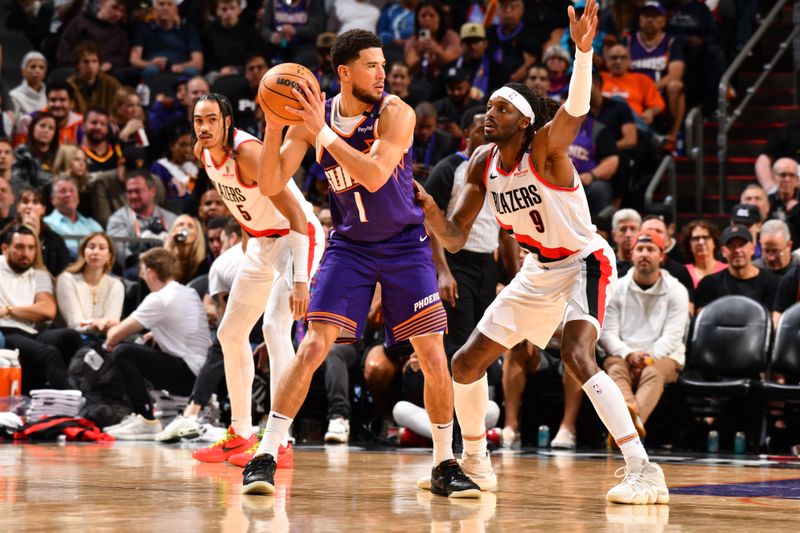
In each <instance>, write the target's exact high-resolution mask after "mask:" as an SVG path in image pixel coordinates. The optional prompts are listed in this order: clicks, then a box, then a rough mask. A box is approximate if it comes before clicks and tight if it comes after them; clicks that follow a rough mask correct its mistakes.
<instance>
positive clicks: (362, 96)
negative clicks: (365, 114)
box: [353, 85, 381, 105]
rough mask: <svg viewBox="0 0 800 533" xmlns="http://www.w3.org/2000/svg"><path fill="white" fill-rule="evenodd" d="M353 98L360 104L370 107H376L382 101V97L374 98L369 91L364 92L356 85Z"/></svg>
mask: <svg viewBox="0 0 800 533" xmlns="http://www.w3.org/2000/svg"><path fill="white" fill-rule="evenodd" d="M353 96H354V97H355V99H356V100H358V101H359V102H364V103H365V104H369V105H375V104H377V103H378V102H380V101H381V97H380V96H373V95H372V94H371V93H368V92H367V91H362V90H361V89H359V88H358V87H356V86H355V85H353Z"/></svg>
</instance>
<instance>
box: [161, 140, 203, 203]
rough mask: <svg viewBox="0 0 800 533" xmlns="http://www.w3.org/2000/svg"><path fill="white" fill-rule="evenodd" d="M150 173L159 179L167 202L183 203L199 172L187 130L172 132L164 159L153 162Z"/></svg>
mask: <svg viewBox="0 0 800 533" xmlns="http://www.w3.org/2000/svg"><path fill="white" fill-rule="evenodd" d="M150 172H151V173H152V174H154V175H156V176H158V177H159V178H161V182H162V183H163V184H164V190H165V191H166V194H167V196H166V199H167V201H172V200H178V201H184V200H186V199H187V198H188V197H189V195H191V194H192V192H193V191H194V187H195V185H196V183H197V176H198V174H199V172H200V170H199V169H198V168H197V165H196V164H195V163H194V156H193V154H192V139H191V134H190V132H189V130H188V129H178V130H175V131H174V132H172V138H171V139H170V141H169V144H168V151H167V154H166V157H162V158H161V159H159V160H157V161H155V162H153V164H152V166H151V167H150ZM176 205H177V204H176Z"/></svg>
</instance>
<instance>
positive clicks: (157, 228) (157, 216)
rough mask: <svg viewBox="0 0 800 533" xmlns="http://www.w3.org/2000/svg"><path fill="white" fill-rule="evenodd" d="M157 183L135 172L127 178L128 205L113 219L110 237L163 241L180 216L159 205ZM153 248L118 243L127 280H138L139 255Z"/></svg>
mask: <svg viewBox="0 0 800 533" xmlns="http://www.w3.org/2000/svg"><path fill="white" fill-rule="evenodd" d="M156 194H157V189H156V184H155V181H154V179H153V177H152V176H150V174H149V173H147V172H146V171H142V170H133V171H129V172H127V173H126V176H125V195H126V197H127V199H128V205H127V206H123V207H120V208H119V209H117V210H116V211H114V213H113V214H112V215H111V217H109V219H108V229H107V233H108V235H109V236H110V237H112V238H114V237H128V238H132V237H137V238H155V239H159V240H161V241H162V242H163V241H164V239H166V238H167V232H168V228H171V227H172V225H173V224H174V223H175V219H176V218H177V216H176V215H175V214H174V213H172V212H170V211H167V210H166V209H162V208H160V207H158V206H157V205H156ZM148 247H149V246H146V245H143V244H141V243H124V244H117V251H116V258H117V263H119V264H120V265H122V266H124V267H126V268H127V269H128V270H127V272H126V277H127V278H128V279H134V280H135V279H136V274H137V266H138V257H139V254H140V253H141V252H142V251H144V250H146V249H147V248H148Z"/></svg>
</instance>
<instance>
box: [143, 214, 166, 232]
mask: <svg viewBox="0 0 800 533" xmlns="http://www.w3.org/2000/svg"><path fill="white" fill-rule="evenodd" d="M144 228H145V229H146V230H150V233H152V234H153V235H160V234H162V233H164V232H165V231H167V228H165V227H164V222H163V221H162V220H161V217H153V218H151V219H150V220H148V221H147V224H145V225H144Z"/></svg>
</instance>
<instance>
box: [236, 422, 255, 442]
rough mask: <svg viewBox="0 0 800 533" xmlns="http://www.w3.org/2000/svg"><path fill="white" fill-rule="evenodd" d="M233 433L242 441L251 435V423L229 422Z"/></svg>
mask: <svg viewBox="0 0 800 533" xmlns="http://www.w3.org/2000/svg"><path fill="white" fill-rule="evenodd" d="M231 427H232V428H233V431H234V432H235V433H236V434H237V435H239V436H240V437H242V438H243V439H249V438H250V437H251V436H252V435H253V423H252V422H251V421H250V420H231Z"/></svg>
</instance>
